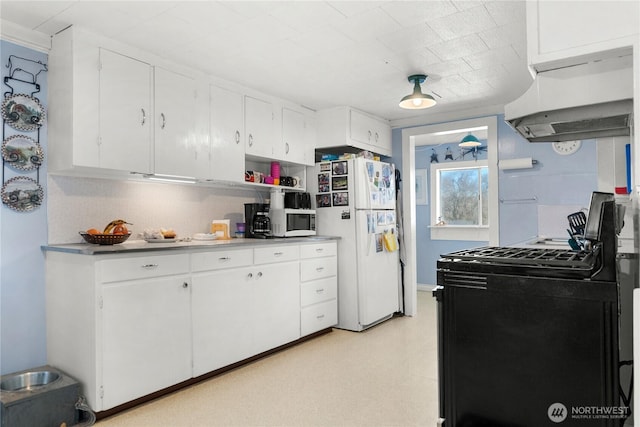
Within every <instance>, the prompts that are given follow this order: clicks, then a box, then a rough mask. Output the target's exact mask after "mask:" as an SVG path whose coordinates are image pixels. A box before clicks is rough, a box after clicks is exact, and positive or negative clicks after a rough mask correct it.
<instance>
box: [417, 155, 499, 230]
mask: <svg viewBox="0 0 640 427" xmlns="http://www.w3.org/2000/svg"><path fill="white" fill-rule="evenodd" d="M482 167H486V168H487V172H489V161H488V160H476V161H462V162H447V163H432V164H431V167H430V181H431V182H430V185H429V187H430V190H431V191H430V200H429V202H430V203H431V225H430V226H429V229H430V232H431V239H432V240H469V241H488V240H489V230H490V226H491V216H489V217H488V221H489V223H488V224H483V225H447V224H445V225H436V223H437V222H438V206H439V203H440V201H439V199H440V188H439V185H438V181H439V180H438V172H439V171H441V170H443V169H479V168H482ZM487 184H488V185H491V181H490V180H489V182H488V183H487ZM483 203H485V204H487V206H489V205H488V204H489V203H490V200H483Z"/></svg>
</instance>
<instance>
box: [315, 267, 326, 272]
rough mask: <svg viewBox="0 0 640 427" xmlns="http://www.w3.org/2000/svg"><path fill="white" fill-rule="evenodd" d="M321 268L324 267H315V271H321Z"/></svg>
mask: <svg viewBox="0 0 640 427" xmlns="http://www.w3.org/2000/svg"><path fill="white" fill-rule="evenodd" d="M322 270H324V267H318V268H316V271H317V272H321V271H322Z"/></svg>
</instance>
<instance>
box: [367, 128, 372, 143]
mask: <svg viewBox="0 0 640 427" xmlns="http://www.w3.org/2000/svg"><path fill="white" fill-rule="evenodd" d="M367 134H368V135H369V141H371V131H370V130H368V131H367Z"/></svg>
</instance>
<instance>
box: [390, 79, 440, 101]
mask: <svg viewBox="0 0 640 427" xmlns="http://www.w3.org/2000/svg"><path fill="white" fill-rule="evenodd" d="M426 78H427V76H425V75H424V74H416V75H413V76H409V81H410V82H413V83H414V86H413V93H412V94H411V95H407V96H405V97H404V98H402V99H401V100H400V104H398V105H399V106H400V107H401V108H405V109H407V110H421V109H423V108H429V107H433V106H434V105H436V100H435V98H434V97H433V96H431V95H428V94H426V93H422V90H421V89H420V83H422V82H424V81H425V79H426Z"/></svg>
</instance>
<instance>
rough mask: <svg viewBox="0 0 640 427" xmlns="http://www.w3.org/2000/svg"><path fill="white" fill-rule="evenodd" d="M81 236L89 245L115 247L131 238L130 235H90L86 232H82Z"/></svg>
mask: <svg viewBox="0 0 640 427" xmlns="http://www.w3.org/2000/svg"><path fill="white" fill-rule="evenodd" d="M80 235H81V236H82V238H83V239H84V240H85V241H86V242H87V243H93V244H96V245H115V244H117V243H122V242H124V241H125V240H127V239H128V238H129V236H131V233H129V234H89V233H85V232H84V231H80Z"/></svg>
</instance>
